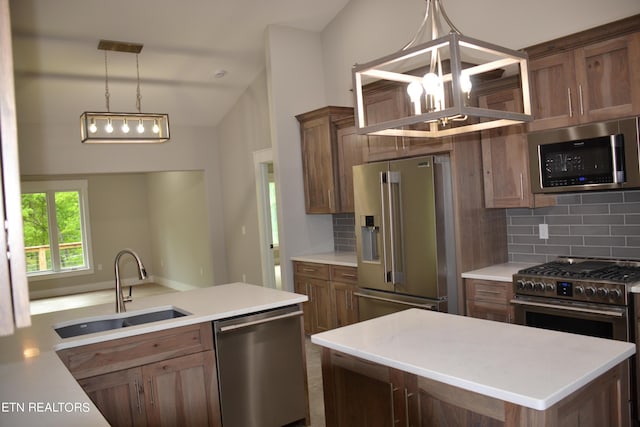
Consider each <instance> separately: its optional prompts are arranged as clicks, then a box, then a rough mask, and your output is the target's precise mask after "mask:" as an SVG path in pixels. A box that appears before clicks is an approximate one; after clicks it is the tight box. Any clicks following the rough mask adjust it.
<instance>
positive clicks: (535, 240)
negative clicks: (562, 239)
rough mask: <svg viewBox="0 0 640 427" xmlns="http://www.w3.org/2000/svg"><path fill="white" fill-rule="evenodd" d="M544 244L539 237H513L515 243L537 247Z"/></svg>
mask: <svg viewBox="0 0 640 427" xmlns="http://www.w3.org/2000/svg"><path fill="white" fill-rule="evenodd" d="M542 242H544V240H542V239H540V238H539V237H538V235H537V234H536V235H535V236H513V243H516V244H531V245H537V244H540V243H542Z"/></svg>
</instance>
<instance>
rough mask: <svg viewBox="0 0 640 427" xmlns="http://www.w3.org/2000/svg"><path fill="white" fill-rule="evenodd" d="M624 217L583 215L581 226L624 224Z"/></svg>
mask: <svg viewBox="0 0 640 427" xmlns="http://www.w3.org/2000/svg"><path fill="white" fill-rule="evenodd" d="M624 217H625V216H624V215H584V216H583V217H582V223H583V224H624V223H625V221H624Z"/></svg>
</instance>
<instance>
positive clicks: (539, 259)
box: [511, 254, 547, 264]
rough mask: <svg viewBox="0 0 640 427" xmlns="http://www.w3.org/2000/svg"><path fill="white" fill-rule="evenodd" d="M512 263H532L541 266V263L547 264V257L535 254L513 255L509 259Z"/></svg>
mask: <svg viewBox="0 0 640 427" xmlns="http://www.w3.org/2000/svg"><path fill="white" fill-rule="evenodd" d="M511 260H512V261H513V262H532V263H536V264H541V263H543V262H547V257H546V256H545V255H535V254H513V256H512V257H511Z"/></svg>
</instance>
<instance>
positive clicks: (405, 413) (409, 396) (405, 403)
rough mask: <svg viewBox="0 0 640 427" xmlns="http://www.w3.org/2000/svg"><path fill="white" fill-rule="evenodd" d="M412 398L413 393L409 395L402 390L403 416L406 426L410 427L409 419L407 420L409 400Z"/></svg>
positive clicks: (405, 390)
mask: <svg viewBox="0 0 640 427" xmlns="http://www.w3.org/2000/svg"><path fill="white" fill-rule="evenodd" d="M411 397H413V393H409V390H407V389H406V388H405V389H404V416H405V421H406V426H407V427H410V425H411V423H410V421H409V420H410V418H409V399H410V398H411Z"/></svg>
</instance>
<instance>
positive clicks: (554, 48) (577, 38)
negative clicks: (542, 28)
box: [524, 14, 640, 59]
mask: <svg viewBox="0 0 640 427" xmlns="http://www.w3.org/2000/svg"><path fill="white" fill-rule="evenodd" d="M638 31H640V14H638V15H633V16H630V17H628V18H624V19H621V20H619V21H615V22H611V23H609V24H604V25H600V26H598V27H594V28H590V29H588V30H585V31H581V32H578V33H574V34H570V35H568V36H564V37H560V38H557V39H554V40H550V41H546V42H543V43H540V44H536V45H533V46H529V47H526V48H524V51H525V52H527V54H528V55H529V59H535V58H540V57H543V56H548V55H553V54H555V53H559V52H565V51H570V50H573V49H576V48H578V47H582V46H586V45H589V44H592V43H597V42H600V41H604V40H608V39H611V38H614V37H618V36H621V35H624V34H630V33H634V32H638Z"/></svg>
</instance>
